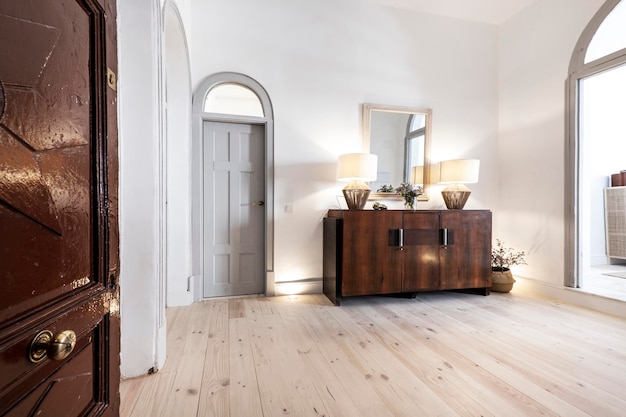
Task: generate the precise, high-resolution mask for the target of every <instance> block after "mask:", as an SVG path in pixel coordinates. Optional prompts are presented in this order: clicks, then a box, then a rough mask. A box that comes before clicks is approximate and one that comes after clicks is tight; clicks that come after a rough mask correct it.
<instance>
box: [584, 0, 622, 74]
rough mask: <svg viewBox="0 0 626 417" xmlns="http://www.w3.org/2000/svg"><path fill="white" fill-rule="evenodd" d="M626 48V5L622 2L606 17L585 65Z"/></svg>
mask: <svg viewBox="0 0 626 417" xmlns="http://www.w3.org/2000/svg"><path fill="white" fill-rule="evenodd" d="M624 48H626V3H624V2H620V3H619V4H617V6H615V8H614V9H613V10H612V11H611V13H610V14H609V15H608V16H606V18H605V19H604V21H603V22H602V24H601V25H600V27H599V28H598V30H596V32H595V34H594V35H593V38H592V39H591V41H590V42H589V47H588V48H587V53H586V54H585V64H586V63H589V62H592V61H595V60H596V59H599V58H602V57H605V56H608V55H611V54H612V53H614V52H617V51H619V50H621V49H624Z"/></svg>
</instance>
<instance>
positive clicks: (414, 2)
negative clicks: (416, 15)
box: [369, 0, 537, 25]
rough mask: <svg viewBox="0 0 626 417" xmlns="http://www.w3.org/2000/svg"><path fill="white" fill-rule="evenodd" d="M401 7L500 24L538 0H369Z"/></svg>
mask: <svg viewBox="0 0 626 417" xmlns="http://www.w3.org/2000/svg"><path fill="white" fill-rule="evenodd" d="M369 1H372V2H374V3H379V4H383V5H386V6H391V7H398V8H401V9H408V10H416V11H419V12H423V13H430V14H437V15H442V16H448V17H455V18H459V19H467V20H474V21H478V22H484V23H491V24H495V25H500V24H502V23H503V22H505V21H506V20H507V19H509V18H510V17H511V16H514V15H515V14H517V13H518V12H520V11H521V10H522V9H524V8H525V7H527V6H528V5H530V4H531V3H534V2H535V1H537V0H369Z"/></svg>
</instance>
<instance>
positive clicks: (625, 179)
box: [611, 170, 626, 187]
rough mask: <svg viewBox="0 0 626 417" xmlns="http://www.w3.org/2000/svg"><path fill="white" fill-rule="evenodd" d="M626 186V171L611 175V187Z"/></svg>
mask: <svg viewBox="0 0 626 417" xmlns="http://www.w3.org/2000/svg"><path fill="white" fill-rule="evenodd" d="M625 185H626V170H622V171H620V172H618V173H617V174H611V187H623V186H625Z"/></svg>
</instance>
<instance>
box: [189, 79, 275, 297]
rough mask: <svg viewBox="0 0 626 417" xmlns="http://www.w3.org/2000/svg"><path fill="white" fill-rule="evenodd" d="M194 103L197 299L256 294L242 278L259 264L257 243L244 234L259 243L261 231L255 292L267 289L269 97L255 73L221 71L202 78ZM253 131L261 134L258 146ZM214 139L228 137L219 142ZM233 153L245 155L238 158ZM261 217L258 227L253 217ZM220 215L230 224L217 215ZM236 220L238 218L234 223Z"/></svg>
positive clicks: (270, 159)
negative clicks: (258, 282)
mask: <svg viewBox="0 0 626 417" xmlns="http://www.w3.org/2000/svg"><path fill="white" fill-rule="evenodd" d="M192 106H193V142H192V187H193V198H192V230H193V232H192V246H193V248H192V263H193V269H194V275H196V273H195V272H196V271H197V274H198V275H200V276H202V277H203V279H202V280H197V281H198V283H197V286H196V291H195V298H196V299H197V300H199V299H201V298H203V297H211V296H222V295H244V294H247V293H257V290H255V289H254V285H253V284H251V283H249V282H248V281H246V279H247V278H246V277H247V276H248V275H255V274H256V273H255V272H254V271H255V270H256V269H257V267H258V265H259V262H258V256H257V255H256V252H255V250H253V249H249V248H250V247H256V243H250V242H247V239H249V238H250V236H254V240H255V242H256V239H257V238H258V236H259V234H260V235H261V236H260V242H261V245H262V249H261V250H262V254H261V255H262V264H261V267H262V275H263V277H262V279H263V282H262V285H263V288H262V290H261V291H258V292H261V293H265V294H267V295H272V294H273V293H274V285H273V284H274V283H273V269H274V265H273V264H274V249H273V248H274V233H273V223H274V138H273V130H274V129H273V110H272V105H271V102H270V99H269V95H268V94H267V92H266V91H265V89H264V88H263V87H262V86H261V85H260V84H259V83H258V82H256V81H255V80H254V79H252V78H250V77H248V76H245V75H243V74H238V73H231V72H223V73H218V74H214V75H211V76H209V77H207V78H206V79H204V80H203V81H202V83H201V84H200V86H199V87H198V88H197V90H196V92H195V94H194V98H193V105H192ZM240 128H241V129H243V130H241V129H240ZM233 129H234V130H233ZM246 129H249V131H247V130H246ZM251 137H254V138H257V137H259V138H261V139H260V140H262V148H258V146H259V143H261V142H259V140H256V139H254V140H251V139H250V138H251ZM219 138H225V139H223V140H226V141H227V142H225V144H224V145H220V143H219V140H221V139H219ZM233 138H235V139H233ZM237 138H238V139H237ZM242 138H243V139H242ZM233 147H234V148H233ZM235 148H236V149H235ZM220 155H221V156H220ZM233 155H237V157H238V158H243V159H241V160H238V161H235V160H234V159H231V156H233ZM242 155H243V156H242ZM254 155H257V156H260V158H261V159H260V160H259V159H258V158H257V159H254V158H252V156H254ZM220 158H221V159H220ZM249 158H252V159H250V160H248V159H249ZM255 158H256V157H255ZM261 164H262V169H261V170H259V169H257V167H258V166H260V165H261ZM218 171H219V172H218ZM259 180H261V182H258V181H259ZM254 184H257V185H254ZM225 195H228V198H222V196H225ZM259 215H261V216H262V217H261V222H262V224H261V227H257V226H256V223H255V220H254V219H255V218H257V216H259ZM219 216H224V217H223V218H224V219H227V222H226V221H222V222H220V221H219V220H218V221H216V220H215V219H218V218H219ZM233 219H235V220H233ZM237 219H243V220H242V221H241V222H240V223H238V224H236V225H235V223H232V222H234V221H239V220H237ZM226 224H227V225H226ZM225 225H226V226H225ZM261 229H262V230H261ZM242 230H243V231H244V232H241V231H242ZM207 242H209V243H207ZM244 246H245V247H246V248H244ZM228 277H231V278H232V277H235V278H234V281H237V282H234V281H233V280H231V278H228ZM240 284H241V285H240ZM248 284H250V285H248ZM233 292H234V293H233Z"/></svg>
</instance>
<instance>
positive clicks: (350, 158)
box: [337, 153, 378, 181]
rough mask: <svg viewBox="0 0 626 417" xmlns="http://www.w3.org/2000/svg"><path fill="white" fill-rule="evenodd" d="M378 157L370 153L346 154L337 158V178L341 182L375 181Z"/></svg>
mask: <svg viewBox="0 0 626 417" xmlns="http://www.w3.org/2000/svg"><path fill="white" fill-rule="evenodd" d="M377 170H378V157H377V156H376V155H372V154H370V153H347V154H344V155H341V156H339V163H338V165H337V178H338V179H339V180H341V181H352V180H361V181H375V180H376V176H377Z"/></svg>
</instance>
